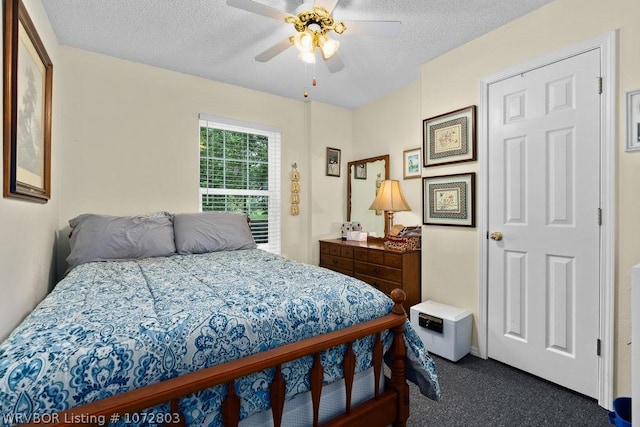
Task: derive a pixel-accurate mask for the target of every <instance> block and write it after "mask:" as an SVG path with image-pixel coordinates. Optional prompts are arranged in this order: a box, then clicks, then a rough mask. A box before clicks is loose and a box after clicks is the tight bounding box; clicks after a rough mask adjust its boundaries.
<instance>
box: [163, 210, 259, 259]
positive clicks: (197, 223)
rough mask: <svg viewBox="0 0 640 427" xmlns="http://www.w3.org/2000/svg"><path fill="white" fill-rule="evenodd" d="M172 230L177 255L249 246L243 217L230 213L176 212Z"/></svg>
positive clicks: (250, 239) (253, 246)
mask: <svg viewBox="0 0 640 427" xmlns="http://www.w3.org/2000/svg"><path fill="white" fill-rule="evenodd" d="M173 231H174V234H175V238H176V249H177V251H178V253H179V254H202V253H207V252H216V251H232V250H237V249H253V248H255V247H256V242H255V240H253V236H252V235H251V229H250V228H249V224H247V216H246V215H244V214H239V213H232V212H201V213H185V214H176V215H174V217H173Z"/></svg>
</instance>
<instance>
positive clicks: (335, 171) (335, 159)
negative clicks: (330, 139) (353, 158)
mask: <svg viewBox="0 0 640 427" xmlns="http://www.w3.org/2000/svg"><path fill="white" fill-rule="evenodd" d="M327 176H340V149H338V148H331V147H327Z"/></svg>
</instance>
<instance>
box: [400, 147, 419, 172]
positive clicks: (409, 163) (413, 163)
mask: <svg viewBox="0 0 640 427" xmlns="http://www.w3.org/2000/svg"><path fill="white" fill-rule="evenodd" d="M402 165H403V167H402V170H403V172H402V177H403V178H404V179H411V178H420V176H422V169H421V168H420V147H418V148H414V149H412V150H405V151H404V153H403V161H402Z"/></svg>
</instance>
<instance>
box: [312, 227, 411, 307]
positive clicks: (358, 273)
mask: <svg viewBox="0 0 640 427" xmlns="http://www.w3.org/2000/svg"><path fill="white" fill-rule="evenodd" d="M420 258H421V257H420V250H415V251H408V252H396V251H390V250H387V249H385V247H384V244H383V243H382V242H380V243H378V242H375V243H374V242H370V241H369V242H357V241H351V240H341V239H331V240H320V267H325V268H329V269H331V270H335V271H338V272H340V273H343V274H346V275H348V276H352V277H356V278H358V279H360V280H362V281H364V282H367V283H369V284H370V285H371V286H374V287H375V288H377V289H380V290H381V291H382V292H384V293H385V294H387V295H388V294H389V293H390V292H391V291H392V290H393V289H395V288H400V289H402V290H403V291H404V292H405V293H406V294H407V299H406V300H405V302H404V304H403V305H404V310H405V311H406V312H407V316H408V315H409V308H410V307H411V306H413V305H416V304H419V303H420V302H421V301H422V299H421V292H420V291H421V284H420V276H421V275H420V265H421V259H420Z"/></svg>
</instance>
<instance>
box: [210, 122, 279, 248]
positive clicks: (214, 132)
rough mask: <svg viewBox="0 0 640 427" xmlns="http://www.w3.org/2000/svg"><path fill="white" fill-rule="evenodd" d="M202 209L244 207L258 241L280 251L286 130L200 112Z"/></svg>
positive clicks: (217, 209)
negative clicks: (282, 153) (282, 141)
mask: <svg viewBox="0 0 640 427" xmlns="http://www.w3.org/2000/svg"><path fill="white" fill-rule="evenodd" d="M200 211H201V212H204V211H229V212H242V213H245V214H247V215H248V216H249V218H251V231H252V233H253V237H254V239H255V241H256V243H257V244H258V247H259V248H261V249H265V250H267V251H269V252H273V253H280V132H279V130H276V129H271V128H266V127H264V126H259V125H251V124H246V123H239V122H233V121H229V120H226V119H218V118H215V117H208V116H205V115H203V114H201V115H200Z"/></svg>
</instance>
